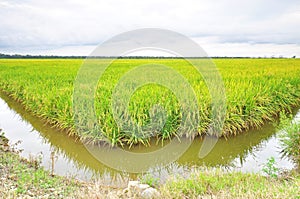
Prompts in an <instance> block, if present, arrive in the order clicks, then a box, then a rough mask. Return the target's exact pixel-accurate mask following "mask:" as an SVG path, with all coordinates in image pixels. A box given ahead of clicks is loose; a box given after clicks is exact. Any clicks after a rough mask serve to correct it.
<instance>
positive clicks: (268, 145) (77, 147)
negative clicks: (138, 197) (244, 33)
mask: <svg viewBox="0 0 300 199" xmlns="http://www.w3.org/2000/svg"><path fill="white" fill-rule="evenodd" d="M0 97H1V98H0V128H1V129H3V131H4V132H5V135H6V137H7V138H8V139H9V140H10V143H11V144H13V143H17V142H18V141H21V143H20V144H18V145H17V146H16V147H17V148H18V149H23V151H22V152H21V155H22V156H24V157H27V158H29V157H32V156H33V157H37V156H38V157H41V161H42V162H41V163H42V165H43V166H44V167H45V168H46V169H49V170H51V165H52V161H51V153H54V154H55V164H54V172H55V173H56V174H59V175H65V176H75V177H77V178H79V179H82V180H89V179H91V178H92V177H99V176H101V178H107V179H114V178H116V177H118V176H119V177H120V176H124V175H129V176H131V177H133V178H134V177H135V176H136V175H134V174H124V173H121V172H119V171H116V170H114V169H111V168H109V167H107V166H105V165H104V164H101V163H100V162H99V161H98V160H97V159H95V158H94V156H93V155H91V154H90V153H89V152H88V150H87V149H86V148H85V146H84V145H83V144H82V143H80V142H79V141H76V140H75V139H74V138H72V137H68V136H66V134H65V133H64V132H59V131H58V130H56V129H53V128H50V127H49V126H47V125H45V124H44V123H43V122H41V121H40V120H39V119H37V118H35V117H33V116H32V115H30V114H28V113H26V112H25V111H24V109H23V108H22V107H21V106H20V105H19V104H17V103H15V102H13V101H11V100H10V99H9V98H8V97H7V96H5V95H3V94H0ZM295 118H297V119H298V120H299V119H300V112H298V114H297V115H296V116H295ZM201 143H202V140H201V139H200V138H197V139H195V140H194V141H193V143H192V145H191V146H190V148H189V149H188V150H187V151H186V152H185V153H184V154H183V156H181V158H179V160H177V161H176V162H174V163H172V164H171V165H169V166H168V167H165V168H157V169H158V170H159V171H152V172H153V174H154V175H157V172H159V175H161V176H160V177H165V176H166V175H168V173H174V172H176V173H183V174H184V172H186V171H188V170H189V169H190V168H192V167H194V166H197V165H207V166H213V167H216V166H220V167H225V168H228V169H229V170H239V171H243V172H260V171H261V169H262V166H263V164H265V163H266V161H267V159H268V158H270V157H275V160H276V163H277V166H278V167H279V168H283V169H291V168H293V167H294V165H293V163H292V162H291V161H290V160H288V159H286V158H285V159H282V158H281V154H280V151H281V148H280V144H279V140H278V137H277V133H276V130H275V127H273V126H272V125H270V124H267V125H265V126H264V127H263V128H262V129H260V130H251V131H248V132H244V133H243V134H241V135H238V136H236V137H233V138H230V139H228V140H225V139H219V141H218V143H217V144H216V146H215V147H214V149H213V150H212V151H211V152H210V153H209V154H208V155H207V156H206V157H205V158H203V159H200V158H199V157H198V153H199V149H200V146H201ZM155 148H156V147H155V146H153V147H152V149H151V150H155ZM147 150H149V149H146V148H144V147H141V146H137V147H134V148H133V149H132V151H133V152H144V151H147Z"/></svg>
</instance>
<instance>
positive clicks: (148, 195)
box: [141, 187, 160, 199]
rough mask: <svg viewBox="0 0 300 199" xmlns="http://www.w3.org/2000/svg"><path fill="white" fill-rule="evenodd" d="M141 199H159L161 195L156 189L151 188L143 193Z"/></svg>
mask: <svg viewBox="0 0 300 199" xmlns="http://www.w3.org/2000/svg"><path fill="white" fill-rule="evenodd" d="M141 197H142V198H144V199H153V198H159V197H160V193H159V192H158V191H157V190H156V189H154V188H152V187H149V188H147V189H145V190H144V191H143V192H142V193H141Z"/></svg>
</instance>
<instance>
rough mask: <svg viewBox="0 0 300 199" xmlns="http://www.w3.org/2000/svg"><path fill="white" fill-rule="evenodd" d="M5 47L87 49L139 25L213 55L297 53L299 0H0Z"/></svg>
mask: <svg viewBox="0 0 300 199" xmlns="http://www.w3.org/2000/svg"><path fill="white" fill-rule="evenodd" d="M0 17H1V20H0V53H1V52H2V53H22V54H48V55H49V54H56V55H88V54H89V53H90V52H91V51H92V50H93V49H94V48H95V46H97V45H98V44H100V43H101V42H103V41H105V40H107V39H109V38H111V37H112V36H114V35H117V34H119V33H122V32H125V31H130V30H134V29H137V28H164V29H169V30H173V31H176V32H179V33H182V34H184V35H186V36H188V37H190V38H191V39H193V40H194V41H196V42H197V43H199V44H200V45H201V46H202V47H203V48H204V50H205V51H207V53H208V54H209V55H210V56H272V55H274V56H280V55H283V56H288V57H290V56H293V55H296V56H298V57H300V1H299V0H285V1H284V0H251V1H242V0H184V1H183V0H172V1H170V0H168V1H166V0H151V1H145V0H144V1H143V0H126V1H124V0H106V1H104V0H59V1H50V0H49V1H46V0H45V1H42V0H0Z"/></svg>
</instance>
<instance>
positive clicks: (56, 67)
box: [0, 59, 300, 144]
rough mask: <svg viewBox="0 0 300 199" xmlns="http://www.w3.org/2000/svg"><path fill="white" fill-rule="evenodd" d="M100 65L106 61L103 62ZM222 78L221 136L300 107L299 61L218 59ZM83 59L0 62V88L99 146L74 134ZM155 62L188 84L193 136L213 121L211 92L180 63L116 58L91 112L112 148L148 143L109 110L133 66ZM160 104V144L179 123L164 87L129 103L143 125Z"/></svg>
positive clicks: (143, 91)
mask: <svg viewBox="0 0 300 199" xmlns="http://www.w3.org/2000/svg"><path fill="white" fill-rule="evenodd" d="M101 61H102V62H103V63H104V62H105V61H106V60H105V59H102V60H101ZM214 62H215V64H216V65H217V67H218V70H219V71H220V74H221V75H222V78H223V81H224V85H225V89H226V98H227V99H226V100H227V113H226V118H225V124H224V130H223V134H222V135H223V136H231V135H235V134H237V133H239V132H241V131H243V130H246V129H249V128H252V127H254V128H256V127H259V126H261V125H262V124H263V123H264V122H265V121H266V120H273V118H274V117H276V116H277V115H278V113H279V112H280V111H281V110H283V109H286V110H291V108H292V107H293V106H295V105H297V104H299V102H300V89H299V86H300V79H299V76H300V60H299V59H216V60H214ZM82 63H83V60H80V59H49V60H47V59H1V60H0V77H1V78H0V89H1V91H3V92H5V93H7V94H8V95H9V96H10V97H12V98H13V99H14V100H17V101H19V102H20V103H22V104H23V105H24V107H25V108H26V109H27V110H28V111H30V112H32V113H33V114H35V115H36V116H38V117H41V118H44V119H46V120H47V121H48V122H49V123H51V124H52V125H54V126H57V127H60V128H62V129H68V130H69V133H70V134H76V135H77V136H79V137H81V138H83V139H84V138H90V139H94V140H95V141H97V139H98V138H97V136H94V135H91V134H89V133H88V132H86V133H85V134H82V133H78V132H76V131H75V127H74V115H73V109H72V108H73V107H72V94H73V83H74V80H75V78H76V74H77V71H78V69H79V68H80V66H81V64H82ZM147 63H157V64H164V65H167V66H169V67H171V68H173V69H175V70H176V71H178V72H179V73H180V74H182V75H183V76H184V77H185V78H186V79H187V80H188V81H189V83H190V84H191V85H192V87H193V89H194V91H195V94H196V96H197V98H198V102H199V107H200V108H199V117H200V121H201V122H200V123H199V125H198V126H197V129H198V131H197V132H196V134H195V133H194V134H193V135H192V136H195V135H201V134H205V132H206V130H207V128H208V124H209V123H210V121H211V116H210V114H211V104H210V101H211V100H210V95H209V91H208V89H207V87H206V85H205V82H204V80H203V78H202V77H201V76H199V75H198V73H197V72H196V71H195V69H193V68H191V67H190V66H189V65H188V64H187V62H186V61H185V60H181V59H157V60H153V59H151V60H148V59H136V60H135V59H128V60H127V59H120V60H116V61H115V62H114V63H113V64H112V65H111V66H110V67H109V68H108V69H107V71H105V73H104V74H103V76H102V78H101V80H100V81H99V85H98V89H97V92H96V95H95V96H96V100H95V109H96V114H97V117H98V121H99V123H100V125H101V127H102V130H103V132H104V133H105V136H106V137H107V138H108V139H109V140H110V141H111V142H112V143H114V144H124V143H127V144H136V143H139V142H143V143H147V142H148V139H146V140H144V139H141V138H139V137H136V134H135V132H129V133H128V132H126V133H125V132H124V131H123V130H122V129H120V128H118V126H117V124H116V122H115V120H114V119H113V115H112V110H111V99H112V90H113V89H114V88H115V86H116V84H117V82H118V81H119V80H120V78H121V77H122V76H123V75H124V74H125V73H126V72H128V71H129V70H131V69H133V68H134V67H136V66H139V65H142V64H147ZM158 103H160V104H161V105H162V106H164V108H165V110H166V112H167V114H168V117H167V119H166V125H165V126H164V128H163V129H162V131H160V132H158V135H157V138H158V139H169V138H170V137H172V136H174V132H175V131H176V128H177V127H178V124H179V123H180V121H181V119H182V118H181V113H180V104H178V101H177V100H176V97H175V96H174V95H173V94H172V93H171V92H170V91H169V90H167V89H166V88H164V87H161V86H158V85H147V86H144V87H142V88H140V89H138V90H137V91H136V92H135V93H134V94H133V95H132V96H131V101H130V103H129V110H130V114H131V117H132V118H133V120H134V121H135V122H136V123H138V124H141V125H146V124H147V123H148V122H149V119H150V114H151V111H150V109H151V107H152V106H153V105H155V104H158Z"/></svg>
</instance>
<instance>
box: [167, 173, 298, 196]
mask: <svg viewBox="0 0 300 199" xmlns="http://www.w3.org/2000/svg"><path fill="white" fill-rule="evenodd" d="M299 186H300V175H299V174H298V173H294V174H289V175H286V176H284V175H283V176H279V177H278V178H270V177H265V176H261V175H259V174H250V173H248V174H247V173H246V174H245V173H240V172H229V173H225V172H223V171H220V170H211V169H208V170H207V171H197V172H195V173H193V174H192V175H191V177H190V178H188V179H184V178H177V179H173V180H170V181H169V182H167V183H166V184H165V185H164V186H163V188H162V193H163V195H164V196H166V198H199V196H200V198H201V197H203V198H205V197H207V198H291V199H292V198H300V189H299Z"/></svg>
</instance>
